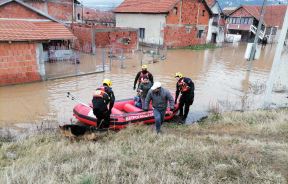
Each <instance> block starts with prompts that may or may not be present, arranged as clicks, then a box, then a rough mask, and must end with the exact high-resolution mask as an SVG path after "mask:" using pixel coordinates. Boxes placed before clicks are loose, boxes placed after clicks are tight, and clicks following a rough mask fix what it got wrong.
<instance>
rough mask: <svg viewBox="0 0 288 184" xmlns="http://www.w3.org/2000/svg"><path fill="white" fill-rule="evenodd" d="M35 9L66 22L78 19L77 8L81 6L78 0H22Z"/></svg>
mask: <svg viewBox="0 0 288 184" xmlns="http://www.w3.org/2000/svg"><path fill="white" fill-rule="evenodd" d="M22 1H23V2H25V3H26V4H28V5H30V6H32V7H34V8H35V9H37V10H39V11H41V12H43V13H45V14H47V15H50V16H51V17H53V18H55V19H57V20H60V21H62V22H65V23H71V22H72V21H77V14H76V9H77V8H78V7H80V6H81V4H80V2H79V1H77V0H57V1H56V0H22Z"/></svg>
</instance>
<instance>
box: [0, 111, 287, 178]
mask: <svg viewBox="0 0 288 184" xmlns="http://www.w3.org/2000/svg"><path fill="white" fill-rule="evenodd" d="M287 122H288V110H287V109H282V110H272V111H253V112H245V113H241V112H233V113H225V114H222V115H221V118H218V117H217V118H215V116H214V117H213V116H209V117H208V118H207V119H206V120H204V121H203V122H201V123H199V124H194V125H176V124H171V123H167V124H166V125H164V127H163V134H161V135H156V133H155V130H153V129H152V128H151V126H145V125H143V126H131V127H128V128H127V129H124V130H121V131H119V132H118V133H115V132H110V133H108V134H107V135H106V136H105V137H104V138H102V139H100V140H98V141H97V142H88V141H80V142H70V141H69V140H67V139H66V138H63V137H62V136H61V135H60V134H59V132H57V131H55V132H54V133H49V134H48V133H41V134H39V135H34V136H30V137H29V138H26V139H23V140H18V141H16V142H11V141H5V140H4V139H3V140H1V141H2V142H1V144H0V145H1V148H0V183H83V184H84V183H85V184H86V183H87V184H88V183H261V184H262V183H287V180H288V123H287Z"/></svg>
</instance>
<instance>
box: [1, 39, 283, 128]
mask: <svg viewBox="0 0 288 184" xmlns="http://www.w3.org/2000/svg"><path fill="white" fill-rule="evenodd" d="M275 47H276V46H274V45H273V46H271V45H267V46H266V48H263V49H262V53H261V57H260V59H259V60H257V61H253V69H252V70H251V71H247V68H248V67H247V66H248V62H247V61H246V60H245V59H244V53H245V48H246V47H245V45H244V44H240V45H226V46H224V47H222V48H217V49H213V50H201V51H192V50H168V53H167V59H166V60H165V61H160V62H157V63H152V64H148V70H149V71H150V72H151V73H152V74H153V75H154V78H155V81H160V82H162V84H163V87H165V88H168V89H169V90H170V91H171V92H174V91H175V83H176V81H175V78H174V74H175V72H178V71H179V72H182V73H183V74H184V76H187V77H190V78H192V80H193V81H194V82H195V86H196V90H195V101H194V104H193V106H192V107H191V110H190V114H189V116H188V119H187V122H188V123H191V122H194V121H196V120H198V119H199V118H201V117H202V116H204V115H205V114H206V113H207V112H208V111H209V110H211V109H215V108H216V109H219V110H223V111H230V110H241V109H244V110H250V109H255V108H259V107H261V105H262V103H263V96H264V95H263V91H264V90H265V83H266V80H267V77H268V75H269V72H270V69H271V66H272V61H273V57H274V49H275ZM89 57H91V56H87V55H82V57H81V64H80V65H83V67H84V68H85V59H87V58H89ZM287 58H288V56H287V53H284V54H283V56H282V65H283V66H282V67H281V70H283V71H279V73H281V76H282V77H281V78H282V79H283V78H286V79H288V76H287V74H288V72H287V71H288V59H287ZM87 63H89V62H88V61H87ZM107 65H109V64H107ZM120 65H121V64H120V62H119V61H114V62H113V63H112V70H111V71H106V72H105V73H98V74H91V75H86V76H80V77H70V78H65V79H57V80H50V81H44V82H38V83H31V84H23V85H14V86H7V87H1V88H0V127H19V128H25V127H27V126H30V125H31V124H35V123H39V122H45V121H47V120H52V121H55V120H56V121H57V122H58V123H69V122H70V119H71V118H72V109H73V106H74V105H75V102H74V101H71V100H69V99H68V98H67V97H66V93H67V92H68V91H69V92H71V93H73V94H74V95H76V96H78V97H79V98H81V99H82V101H84V102H87V103H88V102H90V101H91V98H92V92H93V90H95V89H96V87H97V86H99V85H100V84H101V81H102V80H103V79H104V78H110V79H111V80H112V82H113V90H114V93H115V96H116V99H125V98H130V97H133V96H134V95H135V91H133V89H132V87H133V81H134V77H135V75H136V73H137V72H138V71H139V70H140V62H139V56H138V55H137V53H135V54H131V55H126V60H125V64H124V66H125V68H124V69H121V67H120ZM68 69H69V68H68ZM50 70H51V68H50ZM285 75H286V76H285ZM276 84H277V85H278V87H279V86H280V88H281V89H280V90H279V91H280V92H281V93H280V92H279V93H273V102H274V103H275V104H277V105H283V104H284V105H285V104H286V105H287V102H288V99H287V98H285V97H286V96H287V91H286V94H285V90H287V88H285V87H286V86H285V85H283V82H277V83H276ZM286 84H287V82H286ZM283 92H284V93H283ZM285 95H286V96H285Z"/></svg>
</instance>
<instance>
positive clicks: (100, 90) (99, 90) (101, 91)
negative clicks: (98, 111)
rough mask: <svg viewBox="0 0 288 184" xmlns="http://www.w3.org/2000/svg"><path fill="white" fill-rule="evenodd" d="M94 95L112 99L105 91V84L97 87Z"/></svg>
mask: <svg viewBox="0 0 288 184" xmlns="http://www.w3.org/2000/svg"><path fill="white" fill-rule="evenodd" d="M93 96H94V97H98V98H103V99H104V100H109V99H110V97H109V95H108V94H107V92H106V91H105V87H104V86H101V87H99V88H97V89H96V91H95V93H94V95H93Z"/></svg>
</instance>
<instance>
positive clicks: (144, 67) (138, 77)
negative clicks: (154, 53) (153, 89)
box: [133, 65, 154, 90]
mask: <svg viewBox="0 0 288 184" xmlns="http://www.w3.org/2000/svg"><path fill="white" fill-rule="evenodd" d="M145 77H147V78H148V79H149V80H150V82H151V83H152V84H153V83H154V81H153V75H152V74H151V73H150V72H148V70H147V65H142V71H140V72H138V73H137V75H136V77H135V80H134V86H133V89H134V90H135V89H136V84H137V82H138V87H139V85H140V83H141V80H142V79H143V78H145Z"/></svg>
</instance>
